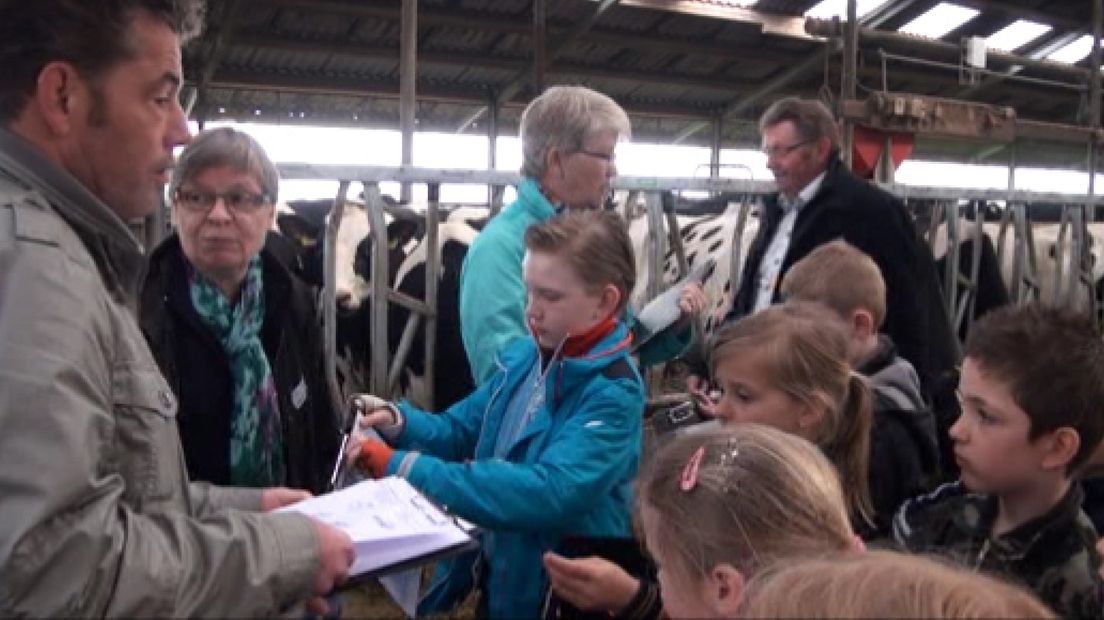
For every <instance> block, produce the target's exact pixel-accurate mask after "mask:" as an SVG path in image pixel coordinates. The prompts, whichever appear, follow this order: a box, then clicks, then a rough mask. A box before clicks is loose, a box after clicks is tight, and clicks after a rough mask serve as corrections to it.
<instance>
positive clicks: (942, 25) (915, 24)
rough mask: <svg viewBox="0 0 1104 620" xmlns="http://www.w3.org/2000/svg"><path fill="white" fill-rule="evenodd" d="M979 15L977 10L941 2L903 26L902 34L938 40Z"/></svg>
mask: <svg viewBox="0 0 1104 620" xmlns="http://www.w3.org/2000/svg"><path fill="white" fill-rule="evenodd" d="M977 14H978V10H977V9H971V8H968V7H964V6H959V5H957V4H951V3H950V2H940V3H939V4H937V5H935V7H933V8H932V9H931V10H930V11H928V12H927V13H924V14H923V15H921V16H920V17H917V18H916V19H914V20H912V21H911V22H909V23H907V24H905V25H904V26H902V27H901V30H900V32H903V33H905V34H914V35H916V36H920V37H927V38H929V39H938V38H940V37H942V36H943V35H945V34H947V33H948V32H950V31H952V30H954V29H955V28H958V27H959V26H961V25H962V24H965V23H966V22H968V21H970V20H971V19H973V18H974V17H976V16H977Z"/></svg>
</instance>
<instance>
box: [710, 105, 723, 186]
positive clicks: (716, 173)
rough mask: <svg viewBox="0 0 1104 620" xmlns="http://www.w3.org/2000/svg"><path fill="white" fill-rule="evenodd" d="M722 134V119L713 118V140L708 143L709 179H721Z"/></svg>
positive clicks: (719, 117) (718, 116) (719, 116)
mask: <svg viewBox="0 0 1104 620" xmlns="http://www.w3.org/2000/svg"><path fill="white" fill-rule="evenodd" d="M723 133H724V117H722V116H721V115H720V114H717V115H716V116H714V117H713V139H712V140H710V142H709V178H711V179H719V178H721V140H722V137H723Z"/></svg>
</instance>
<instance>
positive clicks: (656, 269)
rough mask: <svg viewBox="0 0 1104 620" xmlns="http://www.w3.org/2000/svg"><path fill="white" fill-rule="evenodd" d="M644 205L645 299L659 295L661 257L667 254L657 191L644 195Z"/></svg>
mask: <svg viewBox="0 0 1104 620" xmlns="http://www.w3.org/2000/svg"><path fill="white" fill-rule="evenodd" d="M644 205H645V208H646V209H647V217H648V267H649V269H648V283H647V286H648V288H647V295H648V298H647V300H646V301H651V300H653V299H655V298H656V296H657V295H659V289H660V286H662V283H663V258H664V257H665V256H666V255H667V248H666V244H665V241H666V240H667V235H665V234H664V230H663V228H664V226H663V220H664V218H663V204H662V197H661V195H660V193H659V192H648V193H647V194H645V196H644Z"/></svg>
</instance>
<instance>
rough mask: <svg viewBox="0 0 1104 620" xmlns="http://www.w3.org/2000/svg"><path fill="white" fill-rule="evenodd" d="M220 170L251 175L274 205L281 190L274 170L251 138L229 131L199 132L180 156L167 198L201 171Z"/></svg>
mask: <svg viewBox="0 0 1104 620" xmlns="http://www.w3.org/2000/svg"><path fill="white" fill-rule="evenodd" d="M222 166H230V167H232V168H236V169H238V170H241V171H242V172H244V173H246V174H250V175H253V177H254V178H255V179H256V181H257V184H258V185H260V186H261V191H262V192H264V193H265V194H266V195H267V196H268V199H269V200H271V201H272V202H276V199H277V196H278V190H279V186H280V175H279V173H278V172H277V171H276V166H275V165H274V164H273V163H272V160H271V159H269V158H268V154H267V153H265V151H264V149H263V148H261V145H260V144H259V143H258V142H257V141H256V140H254V139H253V137H252V136H250V135H249V134H247V133H244V132H241V131H238V130H236V129H231V128H230V127H220V128H218V129H208V130H207V131H203V132H200V133H199V135H197V136H196V137H195V139H194V140H192V143H191V144H189V145H188V146H187V148H185V149H184V151H183V152H181V153H180V157H179V158H178V159H177V160H176V166H175V167H174V168H173V173H172V179H171V180H170V181H169V195H172V194H173V193H174V192H176V190H177V188H179V187H180V186H181V185H182V184H183V183H184V182H185V181H188V180H191V179H193V178H195V177H196V175H198V174H200V173H201V172H203V171H204V170H208V169H210V168H219V167H222Z"/></svg>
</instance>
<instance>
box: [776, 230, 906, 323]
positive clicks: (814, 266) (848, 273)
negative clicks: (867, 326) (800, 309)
mask: <svg viewBox="0 0 1104 620" xmlns="http://www.w3.org/2000/svg"><path fill="white" fill-rule="evenodd" d="M885 288H886V287H885V279H884V278H882V271H881V269H879V268H878V264H877V263H875V262H874V259H872V258H870V257H869V256H867V255H866V254H865V253H863V252H862V250H859V249H858V248H856V247H855V246H853V245H851V244H850V243H847V242H846V241H844V240H843V239H836V240H835V241H831V242H828V243H825V244H824V245H821V246H820V247H818V248H816V249H815V250H813V251H812V252H810V253H809V254H808V255H806V256H805V258H803V259H801V260H799V261H797V262H796V263H794V264H793V266H792V267H790V269H789V271H787V272H786V275H785V276H784V277H783V278H782V296H783V297H784V298H785V299H787V300H791V299H792V300H797V301H816V302H820V303H822V304H824V305H826V306H828V307H829V308H831V309H832V310H833V311H835V313H836V314H838V315H840V316H841V317H843V319H844V320H850V319H851V314H852V313H853V312H855V311H856V310H866V311H867V312H869V313H870V314H871V315H872V316H873V317H874V328H875V329H880V328H881V327H882V323H883V322H884V321H885V313H886V290H885Z"/></svg>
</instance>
